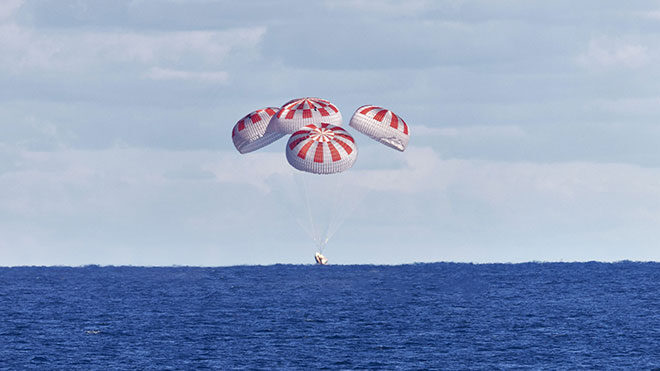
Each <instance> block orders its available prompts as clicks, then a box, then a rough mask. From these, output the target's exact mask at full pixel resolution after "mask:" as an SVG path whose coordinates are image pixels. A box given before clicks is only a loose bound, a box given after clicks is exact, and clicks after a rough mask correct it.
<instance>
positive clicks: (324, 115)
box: [268, 98, 342, 134]
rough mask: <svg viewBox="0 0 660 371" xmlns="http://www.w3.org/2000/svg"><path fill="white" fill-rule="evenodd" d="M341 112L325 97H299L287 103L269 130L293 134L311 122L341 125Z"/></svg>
mask: <svg viewBox="0 0 660 371" xmlns="http://www.w3.org/2000/svg"><path fill="white" fill-rule="evenodd" d="M341 120H342V118H341V113H340V112H339V110H338V109H337V107H335V105H334V104H332V103H330V101H327V100H325V99H321V98H299V99H293V100H290V101H288V102H287V103H285V104H284V105H283V106H282V108H280V109H279V111H277V114H276V115H275V116H274V117H273V118H272V119H271V120H270V124H269V125H268V132H269V133H270V132H274V133H283V134H292V133H294V132H296V131H297V130H299V129H300V128H302V127H303V126H305V125H309V124H319V123H321V122H325V123H328V124H333V125H341Z"/></svg>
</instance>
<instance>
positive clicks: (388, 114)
mask: <svg viewBox="0 0 660 371" xmlns="http://www.w3.org/2000/svg"><path fill="white" fill-rule="evenodd" d="M349 125H350V126H351V127H353V128H355V130H357V131H359V132H361V133H362V134H365V135H366V136H368V137H370V138H372V139H375V140H377V141H379V142H381V143H383V144H385V145H386V146H389V147H392V148H394V149H397V150H399V151H402V152H403V151H404V150H405V149H406V146H407V145H408V140H409V139H410V132H409V131H408V125H406V123H405V121H403V119H402V118H401V117H399V116H397V115H396V114H394V112H392V111H390V110H387V109H384V108H381V107H376V106H362V107H360V108H358V109H357V110H356V111H355V113H354V114H353V117H351V121H350V123H349Z"/></svg>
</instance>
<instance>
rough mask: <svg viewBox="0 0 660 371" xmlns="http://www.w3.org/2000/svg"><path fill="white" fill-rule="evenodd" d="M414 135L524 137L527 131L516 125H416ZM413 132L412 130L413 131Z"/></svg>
mask: <svg viewBox="0 0 660 371" xmlns="http://www.w3.org/2000/svg"><path fill="white" fill-rule="evenodd" d="M414 129H415V132H414V135H420V136H441V137H484V136H485V137H493V136H497V137H523V136H525V135H526V134H525V130H523V128H522V127H520V126H515V125H493V126H485V125H470V126H446V127H431V126H425V125H415V128H414ZM411 130H412V129H411Z"/></svg>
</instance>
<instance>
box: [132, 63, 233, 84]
mask: <svg viewBox="0 0 660 371" xmlns="http://www.w3.org/2000/svg"><path fill="white" fill-rule="evenodd" d="M144 76H145V77H147V78H150V79H153V80H189V81H199V82H213V83H221V84H225V83H227V81H228V80H229V74H228V73H227V72H226V71H204V72H198V71H184V70H175V69H170V68H160V67H154V68H152V69H150V70H149V72H147V73H146V74H145V75H144Z"/></svg>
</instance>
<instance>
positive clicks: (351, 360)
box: [0, 262, 660, 370]
mask: <svg viewBox="0 0 660 371" xmlns="http://www.w3.org/2000/svg"><path fill="white" fill-rule="evenodd" d="M0 319H1V320H0V368H2V369H19V370H22V369H40V370H41V369H67V370H71V369H84V370H101V369H102V370H108V369H140V370H141V369H157V370H163V369H177V370H179V369H204V368H210V369H250V370H253V369H305V370H307V369H326V368H327V369H443V370H448V369H494V368H497V369H509V368H515V369H660V263H636V262H619V263H597V262H589V263H524V264H462V263H429V264H410V265H399V266H376V265H346V266H342V265H335V266H333V265H329V266H313V265H272V266H236V267H219V268H200V267H112V266H110V267H100V266H85V267H14V268H0Z"/></svg>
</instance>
